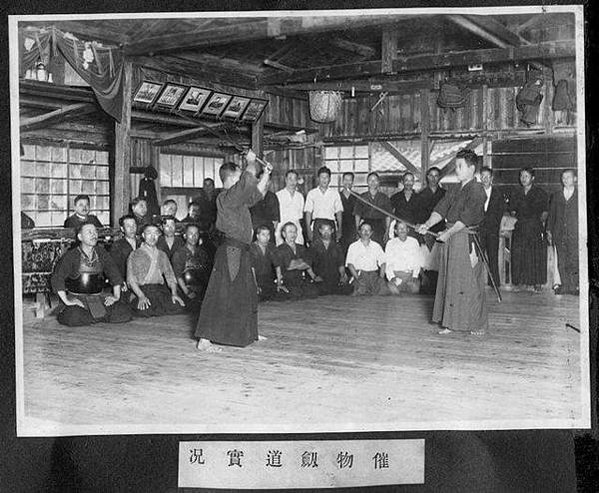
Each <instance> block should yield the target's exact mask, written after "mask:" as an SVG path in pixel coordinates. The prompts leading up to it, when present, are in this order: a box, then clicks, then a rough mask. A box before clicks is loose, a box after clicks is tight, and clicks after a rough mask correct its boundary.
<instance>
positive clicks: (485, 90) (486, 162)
mask: <svg viewBox="0 0 599 493" xmlns="http://www.w3.org/2000/svg"><path fill="white" fill-rule="evenodd" d="M488 98H489V87H488V86H487V84H484V85H483V100H482V105H481V125H482V128H483V166H487V167H489V168H490V167H491V156H490V154H489V145H490V142H489V136H488V133H487V129H488V127H489V124H488V121H487V114H488V106H487V105H488V103H487V101H488Z"/></svg>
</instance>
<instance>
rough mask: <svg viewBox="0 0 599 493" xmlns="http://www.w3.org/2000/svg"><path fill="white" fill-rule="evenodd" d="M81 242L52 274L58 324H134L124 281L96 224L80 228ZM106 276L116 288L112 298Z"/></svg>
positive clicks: (88, 224)
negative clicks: (124, 299)
mask: <svg viewBox="0 0 599 493" xmlns="http://www.w3.org/2000/svg"><path fill="white" fill-rule="evenodd" d="M77 239H78V240H79V245H78V246H77V247H76V248H72V249H71V250H68V251H67V252H66V253H65V254H64V255H63V256H62V258H61V259H60V260H59V262H58V264H57V265H56V267H55V269H54V273H53V274H52V279H51V284H52V289H53V290H54V292H55V293H56V294H58V297H59V298H60V307H59V308H58V316H57V320H58V322H59V323H61V324H63V325H68V326H71V327H77V326H81V325H90V324H93V323H96V322H110V323H121V322H127V321H129V320H131V310H130V309H129V306H128V305H126V304H125V303H123V302H122V301H121V285H122V284H123V278H122V277H121V275H120V273H119V270H118V268H117V266H116V265H115V263H114V261H113V260H112V257H111V256H110V255H108V253H107V252H106V250H104V248H102V247H101V246H99V245H98V230H97V229H96V226H95V224H93V223H83V224H82V225H81V226H79V228H78V229H77ZM104 276H106V277H108V280H109V282H110V284H111V286H112V293H111V294H105V293H104V292H103V290H104V286H105V279H104Z"/></svg>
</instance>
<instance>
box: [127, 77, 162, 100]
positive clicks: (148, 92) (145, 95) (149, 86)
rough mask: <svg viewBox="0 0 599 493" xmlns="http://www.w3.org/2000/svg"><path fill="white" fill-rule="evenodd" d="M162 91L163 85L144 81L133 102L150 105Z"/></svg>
mask: <svg viewBox="0 0 599 493" xmlns="http://www.w3.org/2000/svg"><path fill="white" fill-rule="evenodd" d="M160 89H162V84H158V83H156V82H148V81H143V82H142V84H141V85H140V86H139V89H138V90H137V91H136V92H135V95H134V96H133V102H134V103H140V104H148V105H150V104H152V103H153V102H154V100H155V99H156V96H158V93H159V92H160Z"/></svg>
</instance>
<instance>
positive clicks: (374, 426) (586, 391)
mask: <svg viewBox="0 0 599 493" xmlns="http://www.w3.org/2000/svg"><path fill="white" fill-rule="evenodd" d="M541 13H573V14H574V16H575V25H576V34H575V43H576V76H577V121H576V123H577V150H578V156H577V162H578V176H579V183H578V191H579V193H578V200H579V245H580V260H579V262H580V266H581V269H580V358H579V359H580V368H579V370H580V371H581V403H580V411H581V418H580V419H579V420H571V419H549V420H547V419H545V420H543V419H535V420H518V421H514V420H497V421H495V420H492V421H485V420H476V421H463V420H460V421H442V422H425V423H416V424H415V423H413V422H401V421H398V422H397V423H394V424H393V425H390V424H389V423H368V424H367V425H362V424H351V425H343V426H339V425H337V426H334V427H332V426H331V425H326V426H324V425H318V424H314V425H313V426H311V427H310V428H305V427H303V428H302V429H297V427H294V425H291V424H290V425H284V426H272V425H266V424H263V425H255V424H254V425H250V426H248V424H247V423H243V424H242V423H239V424H237V425H236V424H223V425H219V426H217V427H214V426H212V427H208V426H202V425H200V424H195V423H189V424H185V423H182V424H172V423H164V424H153V425H110V426H101V425H94V426H87V425H83V426H82V425H68V424H65V423H56V422H51V421H43V420H39V419H35V418H27V417H26V416H25V412H24V411H25V406H24V401H25V399H24V366H23V364H24V356H23V313H22V278H21V272H22V265H21V216H20V211H21V204H20V201H21V198H20V188H21V185H20V152H19V145H15V144H17V143H19V142H20V132H19V76H18V66H19V57H18V49H19V42H18V29H17V26H18V22H21V21H39V20H40V19H41V18H42V17H43V20H44V21H61V20H82V21H84V20H101V19H110V20H118V19H122V20H125V19H131V18H135V19H147V18H157V17H162V18H164V19H175V18H199V17H202V18H216V17H239V16H243V17H247V18H249V17H258V18H266V17H303V16H315V17H316V16H325V15H326V16H347V15H360V16H362V15H381V14H386V15H396V14H411V15H424V14H430V15H433V14H444V15H448V14H469V15H509V14H541ZM8 23H9V51H10V60H9V71H10V73H9V77H10V79H9V82H10V98H11V105H10V115H11V134H10V135H11V142H12V143H13V145H12V146H11V157H12V165H11V173H12V180H11V182H12V189H13V194H12V209H13V211H12V212H13V214H12V217H13V253H14V296H15V365H16V369H15V374H16V411H17V436H19V437H33V436H35V437H43V436H75V435H122V434H136V435H137V434H140V435H142V434H190V433H192V434H196V433H244V434H256V433H336V432H363V431H368V432H377V431H394V432H396V431H419V430H423V431H424V430H426V431H432V430H456V431H457V430H473V431H474V430H508V429H514V430H524V429H558V428H559V429H562V428H563V429H587V428H590V427H591V402H590V399H591V392H590V368H589V300H588V295H589V282H588V248H587V246H586V245H587V238H588V231H587V223H586V220H587V209H586V205H587V204H586V189H587V187H586V126H585V101H584V95H585V86H584V82H585V79H584V70H585V57H584V19H583V6H582V5H536V6H533V5H531V6H509V7H468V8H466V7H455V8H445V7H443V8H440V7H433V8H404V9H401V8H399V9H348V10H342V9H341V10H339V9H338V10H297V11H243V12H182V13H173V12H165V13H157V12H154V13H139V14H137V13H136V14H132V13H128V14H124V13H123V14H49V15H44V14H39V15H10V16H8ZM214 92H219V93H220V91H214ZM223 93H225V94H227V93H226V91H223ZM206 104H207V102H206ZM32 427H34V428H35V431H33V430H32Z"/></svg>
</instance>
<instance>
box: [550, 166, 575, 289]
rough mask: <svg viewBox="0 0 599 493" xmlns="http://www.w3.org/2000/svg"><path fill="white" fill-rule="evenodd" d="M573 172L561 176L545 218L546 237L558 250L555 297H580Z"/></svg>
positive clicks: (566, 172)
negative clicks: (557, 190) (571, 295)
mask: <svg viewBox="0 0 599 493" xmlns="http://www.w3.org/2000/svg"><path fill="white" fill-rule="evenodd" d="M576 181H577V177H576V171H575V170H571V169H570V170H565V171H564V172H563V173H562V185H563V189H562V190H560V191H559V192H556V193H554V194H553V196H552V197H551V202H550V204H549V217H548V218H547V237H548V239H549V241H550V242H551V243H553V244H554V245H555V248H556V249H557V268H558V270H559V275H560V279H561V285H558V286H554V288H553V289H554V292H555V294H563V293H567V294H576V295H578V294H579V289H580V288H579V281H578V270H579V268H578V192H577V190H576Z"/></svg>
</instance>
